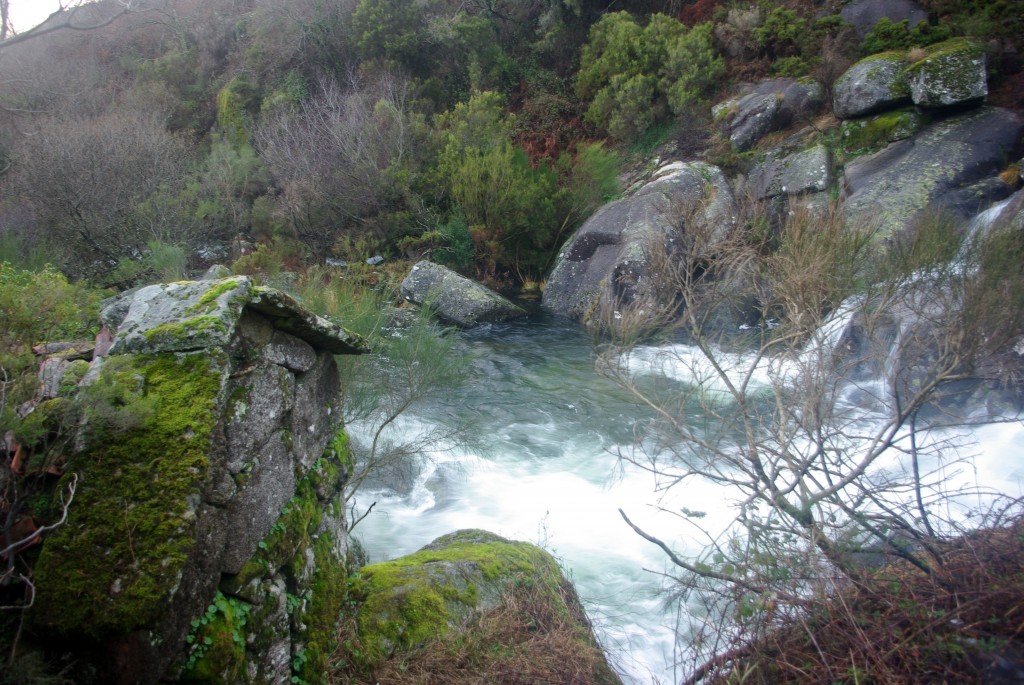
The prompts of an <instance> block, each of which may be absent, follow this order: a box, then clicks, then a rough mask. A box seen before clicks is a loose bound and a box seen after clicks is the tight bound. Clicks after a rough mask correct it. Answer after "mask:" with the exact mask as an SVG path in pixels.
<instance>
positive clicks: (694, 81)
mask: <svg viewBox="0 0 1024 685" xmlns="http://www.w3.org/2000/svg"><path fill="white" fill-rule="evenodd" d="M722 69H723V63H722V60H721V58H720V57H718V56H717V55H716V53H715V51H714V48H713V47H712V43H711V25H710V24H701V25H698V26H695V27H694V28H692V29H688V28H687V27H686V26H685V25H684V24H682V23H680V22H678V21H676V20H675V19H672V18H670V17H667V16H665V15H663V14H654V15H651V17H650V19H649V21H648V23H647V25H646V26H645V27H641V26H640V25H639V24H638V23H637V22H636V21H635V20H634V19H633V18H632V17H631V16H630V15H629V14H628V13H627V12H615V13H611V14H606V15H604V16H603V17H602V18H601V19H600V21H598V22H597V23H596V24H594V26H593V27H592V28H591V30H590V40H589V42H588V43H587V44H586V45H585V46H584V47H583V51H582V53H581V55H580V69H579V72H578V74H577V76H576V92H577V94H578V95H579V96H580V97H582V98H584V99H586V100H589V101H590V105H589V107H588V109H587V113H586V118H587V120H588V121H590V122H591V123H593V124H594V125H596V126H598V127H600V128H602V129H604V130H605V131H607V132H608V133H609V134H611V136H612V137H614V138H617V139H619V140H629V139H631V138H634V137H635V136H637V135H639V134H640V133H643V132H644V131H645V130H646V129H647V128H649V127H650V126H651V125H652V124H654V123H655V122H656V121H658V120H659V119H662V118H663V117H664V116H666V115H667V114H668V113H669V112H672V113H676V114H678V113H679V112H682V111H683V110H684V109H685V108H686V107H687V106H689V105H691V104H693V103H695V102H697V101H698V100H700V98H702V97H703V96H704V95H706V94H707V93H708V92H709V91H710V89H711V87H712V86H713V85H714V83H715V79H716V78H717V77H718V75H719V74H720V73H721V71H722Z"/></svg>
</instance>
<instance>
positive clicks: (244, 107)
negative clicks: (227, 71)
mask: <svg viewBox="0 0 1024 685" xmlns="http://www.w3.org/2000/svg"><path fill="white" fill-rule="evenodd" d="M259 102H260V97H259V89H258V88H257V87H256V86H255V85H254V84H253V83H252V82H251V81H249V79H248V78H247V77H246V76H245V75H244V74H242V75H239V76H236V77H234V78H233V79H231V80H230V81H228V83H227V85H225V86H224V87H223V88H221V89H220V92H219V93H217V127H218V128H219V129H220V133H221V135H222V136H224V140H225V141H227V142H228V143H229V144H231V145H233V146H236V147H242V146H244V145H247V144H248V143H249V132H250V130H251V129H252V121H251V112H258V111H259Z"/></svg>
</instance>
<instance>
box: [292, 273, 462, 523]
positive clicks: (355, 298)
mask: <svg viewBox="0 0 1024 685" xmlns="http://www.w3.org/2000/svg"><path fill="white" fill-rule="evenodd" d="M354 281H355V277H354V275H353V276H352V277H351V280H349V281H343V280H337V279H333V278H332V277H331V274H330V272H325V271H322V270H320V269H311V270H310V271H309V272H308V273H307V274H306V275H305V277H304V280H303V282H302V283H301V284H300V294H301V297H302V300H303V302H304V303H305V304H306V305H307V306H309V307H310V308H311V309H313V310H314V311H317V312H320V313H321V314H324V315H327V316H329V317H331V318H335V319H337V320H338V321H341V322H344V325H345V327H346V328H347V329H349V330H351V331H352V332H354V333H358V334H359V335H362V336H363V337H364V338H365V339H366V340H367V342H368V344H369V346H370V349H371V354H366V355H343V356H340V357H338V368H339V372H340V377H341V385H342V402H341V404H342V407H343V412H344V424H345V426H346V431H348V432H349V433H350V434H352V436H353V439H352V442H351V444H350V446H349V449H350V451H351V454H352V456H353V462H354V463H353V464H352V467H353V468H352V474H351V475H350V477H349V479H348V481H347V482H346V485H345V493H344V498H345V502H346V504H347V505H348V506H349V507H350V509H351V511H350V515H349V519H348V521H349V527H350V529H351V528H353V527H355V526H356V525H357V524H358V523H359V522H360V521H362V519H363V518H365V517H366V515H367V514H369V513H370V510H372V509H373V506H374V504H376V503H371V504H370V505H369V506H367V507H366V508H365V509H364V510H362V511H361V512H360V511H358V501H357V496H358V495H359V490H360V488H361V487H362V486H363V484H364V483H365V482H366V481H367V480H368V479H370V478H382V477H383V478H389V479H391V480H393V481H396V482H400V481H401V480H402V478H403V474H407V473H408V472H409V471H410V464H412V463H415V462H416V461H417V460H420V459H424V458H427V456H428V454H429V453H430V452H432V451H438V450H444V449H450V448H452V447H453V446H456V445H460V444H461V445H464V444H466V443H467V442H468V441H469V426H468V425H467V424H466V421H464V420H454V421H445V422H444V423H436V424H435V425H432V426H429V427H426V428H423V429H417V430H412V431H403V430H401V429H400V424H401V422H402V420H403V419H405V418H407V417H408V415H409V413H410V412H411V411H414V410H416V409H418V408H419V407H421V406H422V404H423V403H424V402H426V401H429V400H432V399H436V398H437V397H442V396H444V395H445V394H448V393H453V392H458V390H459V388H460V387H461V386H462V385H463V384H464V383H465V381H466V380H467V378H468V373H469V367H468V360H467V359H466V358H465V356H464V355H462V354H460V353H459V352H458V351H457V350H456V349H455V338H454V337H453V336H451V335H449V334H448V333H449V331H445V330H443V329H440V328H438V327H437V326H436V325H435V324H433V323H432V322H431V320H430V319H429V318H428V314H426V312H425V311H424V313H421V314H420V315H418V316H415V317H414V318H412V319H409V318H407V317H400V316H399V315H398V314H397V313H396V311H395V310H393V309H390V308H389V303H390V302H391V301H393V300H394V298H395V296H396V293H395V292H393V291H392V289H391V288H389V287H388V286H387V284H385V285H382V286H379V287H377V288H373V289H370V288H363V287H360V286H359V285H358V284H356V283H355V282H354ZM355 356H358V357H359V358H358V359H355V358H354V357H355Z"/></svg>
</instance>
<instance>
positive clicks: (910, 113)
mask: <svg viewBox="0 0 1024 685" xmlns="http://www.w3.org/2000/svg"><path fill="white" fill-rule="evenodd" d="M929 119H930V117H929V116H928V115H927V114H926V113H924V112H922V111H921V110H919V109H917V108H915V107H904V108H902V109H894V110H892V111H890V112H883V113H882V114H878V115H876V116H873V117H866V118H864V119H856V120H854V121H844V122H843V125H842V126H841V127H840V129H839V131H840V144H841V145H842V148H843V152H845V153H847V154H848V155H856V154H862V153H865V152H875V151H877V150H879V149H881V148H883V147H885V146H886V145H888V144H889V143H895V142H896V141H898V140H905V139H907V138H910V137H911V136H913V135H915V134H916V133H918V132H919V131H921V129H923V128H924V127H925V126H926V125H927V124H928V121H929Z"/></svg>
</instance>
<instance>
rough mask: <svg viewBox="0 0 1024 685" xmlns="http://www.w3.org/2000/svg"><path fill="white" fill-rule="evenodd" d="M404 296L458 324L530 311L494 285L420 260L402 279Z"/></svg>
mask: <svg viewBox="0 0 1024 685" xmlns="http://www.w3.org/2000/svg"><path fill="white" fill-rule="evenodd" d="M402 297H404V298H405V299H406V300H408V301H409V302H412V303H413V304H417V305H425V306H428V307H430V308H431V310H432V311H433V312H434V314H436V315H437V317H438V318H440V319H442V320H443V321H446V322H448V323H453V324H455V325H456V326H465V327H468V326H475V325H477V324H480V323H486V322H489V321H508V320H510V319H515V318H517V317H521V316H525V315H526V311H525V310H523V309H522V307H519V306H517V305H515V304H513V303H512V302H510V301H508V300H507V299H505V298H504V297H502V296H501V295H499V294H498V293H496V292H494V291H493V290H491V289H490V288H487V287H484V286H482V285H480V284H479V283H476V282H474V281H471V280H469V279H468V278H465V277H464V276H460V275H459V274H457V273H455V272H454V271H452V270H451V269H449V268H447V267H444V266H441V265H440V264H434V263H433V262H428V261H421V262H417V263H416V264H415V265H414V266H413V267H412V270H411V271H410V272H409V275H408V276H406V277H405V280H403V281H402Z"/></svg>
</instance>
